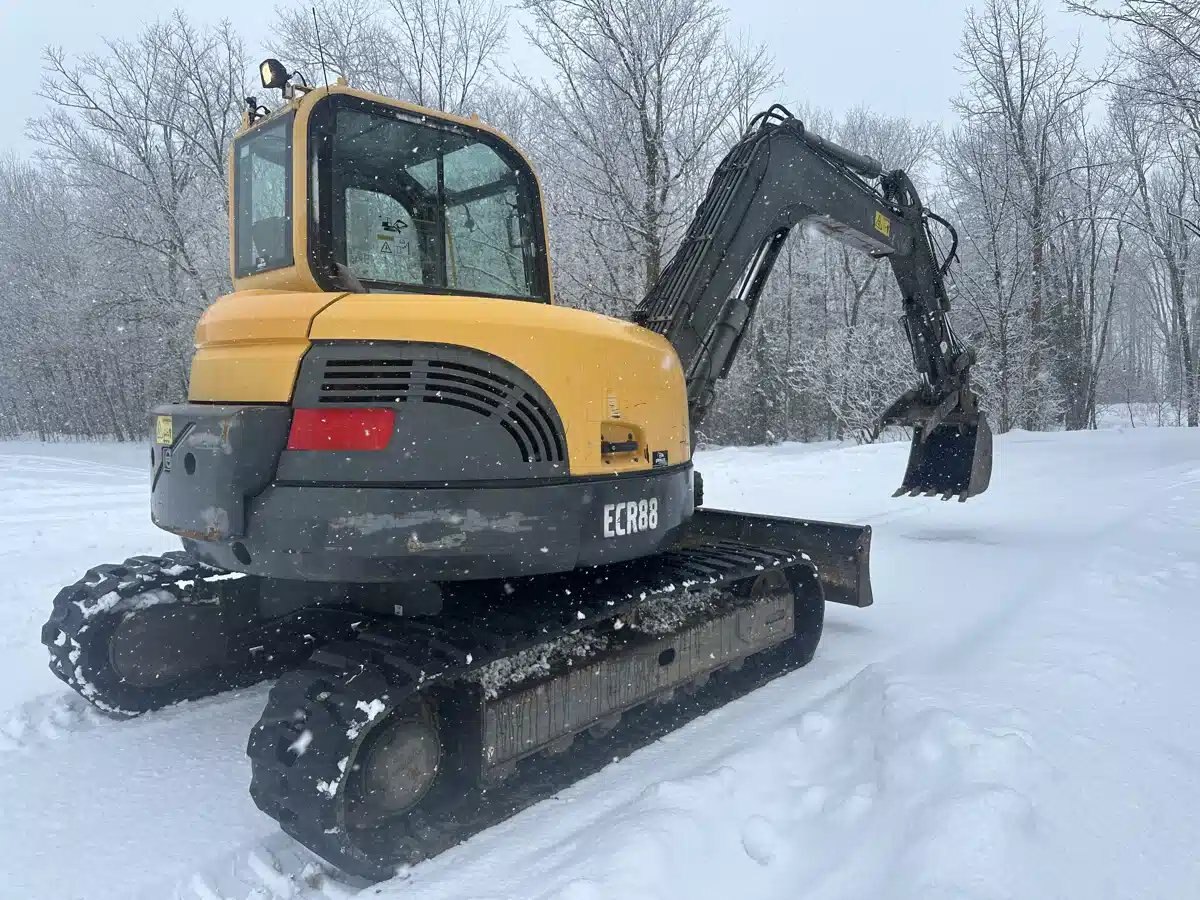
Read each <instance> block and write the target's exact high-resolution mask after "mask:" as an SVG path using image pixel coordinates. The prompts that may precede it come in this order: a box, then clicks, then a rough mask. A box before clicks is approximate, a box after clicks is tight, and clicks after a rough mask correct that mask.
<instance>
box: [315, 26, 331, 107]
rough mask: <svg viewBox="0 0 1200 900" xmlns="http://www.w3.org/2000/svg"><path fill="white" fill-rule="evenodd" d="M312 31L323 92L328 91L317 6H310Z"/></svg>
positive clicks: (327, 74)
mask: <svg viewBox="0 0 1200 900" xmlns="http://www.w3.org/2000/svg"><path fill="white" fill-rule="evenodd" d="M312 14H313V32H314V33H315V34H316V37H317V55H318V56H320V57H321V75H322V77H324V79H325V92H326V93H328V92H329V72H328V71H326V69H325V47H324V46H322V44H321V23H320V22H318V21H317V8H316V7H315V6H314V7H313V8H312Z"/></svg>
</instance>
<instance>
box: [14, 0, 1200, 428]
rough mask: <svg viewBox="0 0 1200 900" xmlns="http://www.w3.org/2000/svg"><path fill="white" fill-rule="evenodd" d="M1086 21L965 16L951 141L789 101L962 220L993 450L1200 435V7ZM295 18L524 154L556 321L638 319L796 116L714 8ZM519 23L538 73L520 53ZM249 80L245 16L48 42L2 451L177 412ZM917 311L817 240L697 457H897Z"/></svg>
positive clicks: (310, 50)
mask: <svg viewBox="0 0 1200 900" xmlns="http://www.w3.org/2000/svg"><path fill="white" fill-rule="evenodd" d="M1068 6H1069V7H1070V8H1071V9H1072V11H1073V12H1074V13H1075V14H1076V15H1078V16H1080V17H1088V16H1090V17H1099V18H1103V19H1107V20H1108V21H1110V22H1112V23H1113V24H1114V26H1115V27H1114V29H1113V33H1114V35H1116V38H1115V40H1116V43H1115V44H1114V46H1113V48H1112V51H1111V53H1110V54H1109V56H1108V59H1107V61H1106V62H1105V64H1104V65H1103V66H1102V67H1101V68H1100V69H1099V70H1096V71H1090V70H1087V69H1085V67H1084V66H1083V65H1082V63H1081V54H1080V50H1079V47H1077V46H1056V45H1055V43H1054V42H1053V41H1052V40H1051V38H1050V35H1049V32H1048V29H1047V26H1046V23H1045V21H1044V18H1043V14H1042V9H1041V7H1040V4H1039V2H1038V0H981V2H978V3H976V4H975V6H974V8H973V9H972V10H971V11H969V12H968V13H966V14H965V17H964V22H963V31H962V41H961V46H960V49H959V57H958V58H959V69H960V71H961V72H962V73H963V74H964V76H965V85H964V88H963V90H962V92H961V94H959V95H958V96H957V97H955V98H954V108H955V110H956V114H957V117H956V121H955V122H954V123H953V124H952V126H950V127H948V128H946V129H942V128H939V127H935V126H933V125H931V124H928V123H920V122H912V121H908V120H905V119H902V118H897V117H894V116H891V115H887V114H885V113H881V112H879V111H873V110H870V109H868V108H865V107H863V108H859V109H855V110H852V111H851V112H850V113H848V114H846V115H844V116H842V117H836V118H835V117H832V116H830V115H829V114H827V113H825V112H823V111H822V110H820V109H819V108H817V107H814V106H809V105H806V104H805V103H804V102H803V101H802V100H801V99H800V98H797V102H794V103H792V104H789V105H791V106H792V108H793V110H794V111H795V112H796V113H797V114H798V115H800V116H801V118H803V119H804V120H805V121H806V123H808V125H809V126H810V127H811V128H813V129H814V130H816V131H818V132H821V133H823V134H826V135H828V136H830V137H833V138H834V139H836V140H839V141H840V142H842V143H844V144H846V145H848V146H851V147H853V148H855V149H857V150H860V151H863V152H867V153H871V154H872V155H875V156H877V157H879V158H881V159H882V160H883V161H884V162H885V164H886V165H888V166H889V167H896V166H899V167H903V168H906V169H908V170H909V171H910V173H912V174H913V177H914V180H915V181H916V182H917V184H918V186H919V187H922V188H923V190H924V193H925V199H926V201H927V203H928V204H929V205H930V206H931V207H932V208H934V209H936V210H938V211H940V212H941V213H942V214H943V215H944V216H945V217H946V218H947V219H949V220H950V221H952V222H953V223H954V224H955V225H956V227H957V228H958V232H959V236H960V239H961V243H960V246H959V257H960V264H959V265H958V266H957V268H956V274H955V279H954V282H953V283H952V285H951V296H952V298H953V299H954V301H955V305H956V309H955V314H954V321H955V326H956V329H957V331H958V333H959V335H960V337H962V338H963V339H964V340H965V341H966V342H968V343H971V344H973V345H974V346H976V347H977V349H978V351H979V357H980V363H979V365H978V366H977V369H976V371H977V372H978V376H977V382H978V387H979V389H980V390H981V392H982V393H983V395H984V398H985V403H986V406H987V408H988V409H989V411H990V412H991V415H992V418H993V423H994V427H996V428H997V430H1000V431H1004V430H1008V429H1011V428H1027V429H1046V428H1058V427H1066V428H1087V427H1091V426H1094V425H1095V423H1096V420H1097V410H1098V408H1100V407H1102V406H1103V405H1105V404H1113V403H1136V404H1139V405H1140V406H1142V407H1148V408H1150V409H1152V410H1156V411H1157V416H1158V419H1159V420H1160V421H1162V422H1163V423H1164V424H1187V425H1192V426H1195V425H1197V424H1198V422H1200V333H1198V327H1197V326H1198V325H1200V321H1198V318H1200V0H1176V2H1173V3H1170V4H1164V3H1158V2H1151V0H1109V2H1104V0H1079V2H1071V3H1068ZM277 13H278V15H277V17H276V23H277V24H276V30H275V32H274V34H273V35H272V36H271V38H270V41H269V44H270V50H271V51H272V53H273V54H274V55H277V56H278V57H279V58H281V59H283V60H285V61H286V62H287V63H288V64H289V65H290V66H291V67H293V68H297V69H299V70H300V71H301V72H303V73H304V75H305V76H306V77H307V78H308V79H309V81H310V82H316V81H319V79H320V77H321V73H322V65H324V67H325V69H326V70H327V72H328V75H329V77H330V78H331V79H332V78H334V77H335V76H338V75H341V76H344V77H346V78H347V79H348V80H349V81H350V82H351V84H354V85H356V86H359V87H362V88H365V89H368V90H373V91H378V92H381V93H384V94H388V95H391V96H396V97H403V98H406V99H411V100H414V101H416V102H418V103H422V104H425V105H428V106H434V107H439V108H443V109H447V110H451V111H454V112H462V113H478V114H479V115H480V116H481V117H482V118H484V119H485V120H487V121H490V122H493V123H495V124H496V125H498V126H499V127H501V128H503V129H504V130H505V131H507V132H508V133H509V134H510V135H511V136H512V137H513V138H514V139H516V140H517V141H518V142H519V143H520V144H521V145H522V146H523V147H524V148H525V149H526V150H527V151H528V152H529V153H530V155H531V156H532V157H533V159H534V161H535V164H536V165H537V166H538V168H539V172H540V174H541V176H542V179H543V181H544V187H545V191H546V199H547V204H548V209H549V218H550V228H551V239H552V251H553V257H554V265H555V283H556V286H557V290H558V294H559V298H560V302H564V303H567V304H570V305H575V306H582V307H586V308H589V309H596V310H600V311H604V312H608V313H611V314H614V315H625V314H627V313H628V311H629V310H630V309H631V308H632V306H633V304H634V303H636V301H637V300H638V299H639V298H640V297H641V296H642V294H643V293H644V291H645V289H646V286H647V285H648V284H649V283H650V282H652V281H653V280H654V279H655V278H656V277H657V275H658V273H659V272H660V270H661V268H662V266H663V265H664V264H665V263H666V261H667V260H668V259H669V258H670V254H671V252H672V250H673V248H674V246H675V243H676V241H677V240H678V239H679V237H680V234H681V232H682V230H683V228H684V227H685V226H686V224H687V221H688V219H689V217H690V215H691V212H692V210H693V209H694V207H695V204H696V203H697V202H698V200H699V198H700V196H701V195H702V193H703V191H704V187H705V184H706V182H707V179H708V175H709V173H710V172H711V170H712V167H713V166H714V165H715V163H716V161H717V160H718V159H719V158H720V156H721V155H723V153H724V151H725V150H726V149H727V148H728V147H729V145H730V143H731V142H732V141H733V140H734V139H735V138H736V136H737V135H738V134H740V132H741V130H742V129H743V128H744V127H745V125H746V123H747V121H748V120H749V118H750V116H751V115H752V114H753V113H754V112H756V111H757V110H758V109H759V108H760V107H762V106H764V105H765V104H766V103H767V102H769V101H770V100H774V99H778V98H780V97H784V98H787V96H788V89H787V86H786V85H785V84H783V83H782V81H781V77H780V74H779V71H778V68H777V67H776V65H775V62H774V61H773V60H772V59H771V57H770V56H769V54H768V53H767V52H766V51H765V50H764V49H763V48H762V47H761V46H755V45H753V44H748V43H746V42H744V41H739V40H735V39H734V38H733V37H732V36H731V34H730V31H729V28H728V21H727V15H726V12H725V10H724V9H723V8H722V7H721V6H720V5H718V4H717V3H716V2H715V0H522V2H520V3H519V4H518V8H517V10H516V11H512V10H509V9H507V8H506V7H504V6H502V5H500V4H499V3H497V2H494V0H388V2H383V0H324V2H322V3H319V4H318V7H317V18H318V20H319V22H320V30H321V38H322V43H323V50H324V53H323V54H321V53H319V52H318V47H317V41H316V35H315V31H314V27H313V18H312V13H311V11H310V10H309V9H308V8H307V7H304V8H291V7H289V8H284V7H280V8H279V9H278V10H277ZM1081 20H1082V19H1081ZM518 27H519V28H522V29H523V30H524V33H525V37H526V43H527V44H529V45H530V46H531V47H532V48H533V51H534V52H536V53H538V54H540V55H541V57H542V60H541V64H540V65H538V66H537V67H536V70H537V71H539V72H544V73H546V74H545V77H542V78H534V77H530V76H528V75H523V74H521V73H519V72H514V71H511V66H509V65H508V64H507V63H506V55H505V54H506V45H507V42H508V40H509V36H510V32H511V31H512V30H513V29H515V28H518ZM322 55H323V57H324V59H323V61H322V58H321V57H322ZM256 62H257V60H255V59H253V58H252V57H251V55H250V53H249V50H248V48H247V46H246V44H245V43H244V42H243V40H242V39H241V37H240V36H239V35H238V34H237V33H236V31H235V30H234V29H233V28H232V27H231V26H230V25H229V24H227V23H220V24H208V23H199V22H195V21H191V20H189V19H188V18H187V17H186V16H184V15H183V14H182V13H176V14H174V15H173V16H171V17H169V18H167V19H165V20H163V21H161V22H158V23H156V24H153V25H150V26H147V27H146V28H145V29H144V30H142V31H141V32H140V33H138V34H135V35H130V36H126V37H120V38H113V39H111V40H109V41H108V42H107V43H106V44H105V45H104V49H103V50H102V51H101V52H99V53H96V54H91V55H75V54H71V53H69V52H67V51H64V50H61V49H57V48H51V49H48V50H47V52H46V55H45V77H44V82H43V89H42V93H43V95H44V97H45V98H46V101H47V110H48V111H47V112H46V114H45V115H44V116H42V117H40V118H37V119H35V120H32V121H31V122H29V123H28V134H29V136H30V137H31V138H32V139H33V141H35V142H36V146H37V152H36V154H35V155H34V156H33V157H32V158H31V159H22V158H18V157H16V156H8V157H0V282H2V283H3V284H4V286H5V290H4V292H3V294H2V295H0V304H3V309H2V314H3V321H4V323H5V328H4V335H5V339H4V340H3V341H2V342H0V436H16V435H35V436H38V437H42V438H53V437H57V436H63V435H67V436H86V437H101V436H103V437H117V438H121V439H138V438H140V437H141V436H142V435H143V434H144V433H145V428H146V424H145V423H146V416H145V412H146V410H147V409H148V408H149V407H150V406H151V405H152V404H153V403H155V402H157V401H159V400H163V399H171V398H177V397H180V396H182V395H183V394H184V393H185V391H186V381H187V367H188V361H189V356H190V351H191V338H192V328H193V326H194V323H195V320H196V318H197V317H198V316H199V314H200V313H201V312H202V311H203V309H204V308H205V307H206V306H207V305H208V304H209V303H211V302H212V301H213V300H214V299H215V298H216V297H217V296H219V295H220V294H221V293H223V292H224V291H227V290H228V289H229V276H228V265H227V235H226V215H227V203H228V200H227V190H226V188H227V185H226V173H225V158H226V153H227V150H228V147H229V143H230V141H231V139H232V137H233V136H234V134H235V132H236V130H237V128H238V124H239V119H240V114H241V109H242V106H243V100H242V98H243V97H244V96H246V95H247V94H253V93H260V94H261V90H258V89H257V86H255V85H252V84H251V83H250V81H249V79H250V78H251V77H252V76H253V75H254V72H255V68H254V66H255V63H256ZM803 99H812V100H816V101H819V99H820V98H819V97H813V98H803ZM943 249H945V248H943ZM898 315H899V299H898V297H897V296H896V290H895V287H894V285H893V284H892V279H891V275H890V273H889V271H888V267H887V264H886V263H879V262H874V261H872V260H870V259H867V258H864V257H862V256H860V255H858V254H857V253H856V252H854V251H849V250H847V249H845V248H844V247H842V246H841V245H838V244H835V243H831V242H830V241H828V240H826V239H825V238H822V237H820V236H818V235H812V234H799V233H796V234H794V235H793V237H792V238H791V239H789V241H788V243H787V245H786V246H785V248H784V251H783V253H782V254H781V256H780V258H779V261H778V263H777V265H776V269H775V276H774V278H773V279H772V282H771V283H770V285H769V287H768V291H767V294H766V296H765V297H764V300H763V303H762V305H761V307H760V310H759V313H758V315H757V317H756V321H755V323H754V326H753V330H752V333H751V335H750V336H749V338H748V342H747V346H746V348H745V350H744V351H743V354H742V358H741V359H740V360H739V363H738V365H737V366H736V368H735V370H734V372H733V373H732V374H731V377H730V383H729V384H728V385H727V386H726V389H725V390H724V392H723V395H722V397H723V399H722V400H721V403H720V405H719V407H718V409H717V410H716V412H715V413H714V414H713V415H712V416H711V418H710V420H709V422H708V423H706V429H707V433H706V434H705V435H704V437H705V438H707V439H709V440H713V441H718V442H731V443H761V442H770V441H777V440H785V439H803V440H809V439H825V438H854V439H859V440H874V439H875V438H876V437H877V436H878V432H877V426H876V423H875V416H876V415H877V414H878V413H879V411H880V410H881V409H882V408H883V407H884V406H886V405H887V403H888V402H889V401H890V400H892V399H893V398H894V397H895V396H897V395H898V394H899V393H901V392H902V391H903V390H904V389H905V388H907V387H908V386H910V384H911V383H912V379H913V371H912V363H911V360H910V358H909V353H908V347H907V344H906V343H905V341H904V338H903V335H902V333H901V331H900V329H899V326H898ZM1143 415H1144V413H1143Z"/></svg>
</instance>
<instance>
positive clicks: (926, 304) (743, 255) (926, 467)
mask: <svg viewBox="0 0 1200 900" xmlns="http://www.w3.org/2000/svg"><path fill="white" fill-rule="evenodd" d="M876 180H877V182H878V184H877V185H876V184H875V182H876ZM930 219H934V220H936V221H938V222H941V223H942V224H946V223H945V222H944V220H942V219H940V218H938V217H937V216H934V215H933V214H932V213H930V212H929V211H928V210H926V209H925V208H924V207H923V206H922V204H921V201H920V198H919V197H918V195H917V191H916V189H915V188H914V187H913V185H912V182H911V181H910V180H909V178H908V176H907V175H906V174H905V173H904V172H903V171H901V170H895V171H891V172H885V171H884V169H883V166H882V165H881V164H880V163H879V162H878V161H877V160H875V159H872V158H871V157H868V156H863V155H861V154H858V153H855V152H854V151H852V150H847V149H846V148H844V147H840V146H838V145H837V144H835V143H833V142H832V141H828V140H826V139H825V138H822V137H820V136H818V135H816V134H813V133H812V132H809V131H807V130H806V129H805V127H804V124H803V123H802V122H801V121H800V120H799V119H797V118H795V117H794V116H792V115H791V114H790V113H788V112H787V111H786V110H785V109H783V108H782V107H772V108H771V110H768V111H767V112H766V113H763V114H761V115H760V116H757V117H756V118H755V120H754V121H753V122H752V123H751V127H750V128H749V129H748V130H747V132H746V134H745V136H744V137H743V138H742V139H741V140H740V141H739V142H738V143H737V145H735V146H734V148H733V149H732V150H731V151H730V152H729V154H728V155H727V156H726V157H725V159H724V160H723V161H722V162H721V164H720V165H719V166H718V167H717V170H716V173H715V174H714V175H713V178H712V181H711V183H710V185H709V188H708V193H707V196H706V197H705V198H704V201H703V202H702V203H701V204H700V206H699V208H698V209H697V211H696V215H695V217H694V218H693V220H692V223H691V225H690V226H689V228H688V230H687V233H686V235H685V237H684V239H683V242H682V243H681V245H680V247H679V250H678V251H677V252H676V254H675V257H674V258H673V259H672V260H671V262H670V263H669V264H668V265H667V267H666V268H665V269H664V271H663V274H662V276H661V277H660V278H659V280H658V281H657V282H656V283H655V284H654V285H653V286H652V287H651V289H650V291H649V293H648V294H647V295H646V297H645V299H643V300H642V302H641V303H640V304H639V305H638V307H637V309H636V310H635V312H634V315H633V319H634V321H635V322H637V323H638V324H639V325H642V326H643V327H645V328H649V329H651V330H652V331H655V332H657V333H659V334H661V335H663V336H664V337H666V338H667V339H668V340H669V341H670V342H671V343H672V344H673V345H674V347H675V349H676V351H677V352H678V354H679V358H680V362H681V363H682V365H683V368H684V372H685V374H686V377H687V386H688V408H689V413H690V417H691V427H692V428H693V429H695V428H696V427H697V426H699V425H700V423H701V422H703V421H704V418H705V416H706V415H707V413H708V411H709V409H710V408H711V406H712V403H713V400H714V397H715V392H716V385H717V382H718V381H719V380H721V379H723V378H724V377H726V375H728V374H729V370H730V367H731V366H732V365H733V361H734V359H735V358H736V356H737V352H738V349H739V347H740V346H741V342H742V340H743V338H744V337H745V335H746V332H747V330H748V329H749V325H750V321H751V319H752V317H753V315H754V310H755V308H756V307H757V305H758V301H759V298H760V296H761V293H762V289H763V286H764V285H765V283H766V280H767V277H768V276H769V275H770V273H771V269H772V267H773V265H774V263H775V259H776V257H777V256H778V254H779V251H780V249H781V248H782V246H783V242H784V240H785V239H786V238H787V236H788V234H789V233H790V232H791V230H792V229H793V228H795V227H796V226H797V225H809V226H811V227H815V228H817V229H819V230H821V231H823V232H825V233H826V234H828V235H830V236H831V237H833V238H835V239H837V240H839V241H841V242H843V243H845V244H848V245H849V246H852V247H855V248H857V249H859V250H862V251H864V252H866V253H868V254H870V255H871V256H874V257H885V258H887V260H888V262H889V263H890V264H891V267H892V272H893V274H894V275H895V277H896V281H897V283H898V285H899V287H900V292H901V296H902V297H903V307H904V318H903V324H904V329H905V332H906V334H907V336H908V340H909V343H910V345H911V347H912V354H913V363H914V365H915V367H916V369H917V372H918V375H919V379H920V380H919V383H918V385H917V386H916V387H914V388H913V389H912V390H910V391H908V392H907V393H905V394H904V395H903V396H902V397H900V398H899V399H898V400H897V401H896V402H895V403H893V404H892V405H891V406H890V407H889V408H888V409H887V410H886V411H884V412H883V414H882V416H881V420H882V422H883V423H884V424H900V425H909V426H912V427H913V430H914V435H913V443H912V451H911V454H910V457H909V464H908V469H907V472H906V475H905V480H904V483H903V485H902V487H901V488H900V490H899V491H898V492H897V493H911V494H930V495H937V494H940V495H942V496H944V497H946V498H947V499H948V498H949V497H950V496H954V495H958V496H959V498H960V499H962V500H965V499H967V498H968V497H970V496H973V495H975V494H979V493H982V492H983V491H984V490H986V489H987V486H988V481H989V479H990V475H991V432H990V430H989V429H988V425H987V420H986V418H985V417H984V415H983V413H981V412H980V411H979V409H978V405H977V398H976V396H975V394H974V393H973V392H972V391H971V388H970V369H971V366H972V364H973V363H974V361H975V356H974V352H973V351H972V350H971V349H969V348H965V347H963V346H962V345H961V344H960V343H959V341H958V339H957V338H956V337H955V335H954V332H953V330H952V329H951V327H950V321H949V318H948V315H947V314H948V311H949V309H950V300H949V297H948V296H947V293H946V287H945V274H946V269H947V268H948V266H949V264H950V262H951V261H952V259H953V250H951V253H950V254H949V255H948V257H947V260H946V262H945V263H939V262H938V260H937V258H936V257H935V256H934V252H933V243H932V240H931V238H930V234H929V220H930ZM951 231H953V230H952V229H951Z"/></svg>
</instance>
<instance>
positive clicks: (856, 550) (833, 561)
mask: <svg viewBox="0 0 1200 900" xmlns="http://www.w3.org/2000/svg"><path fill="white" fill-rule="evenodd" d="M712 541H732V542H735V543H738V544H753V545H757V546H760V547H775V548H779V549H783V550H791V551H795V552H798V553H802V554H803V555H804V557H805V558H807V559H808V561H809V562H811V563H812V564H813V565H814V566H815V567H816V570H817V578H818V580H819V581H820V582H821V588H822V590H823V592H824V594H825V599H826V600H827V601H829V602H830V603H845V604H847V605H849V606H858V607H863V606H870V605H871V604H872V603H873V602H874V597H873V596H872V594H871V570H870V557H871V526H870V525H843V524H841V523H838V522H816V521H813V520H810V519H787V518H781V517H778V516H762V515H756V514H753V513H742V512H728V511H726V510H721V509H709V508H707V507H705V508H702V509H698V510H696V514H695V516H693V517H692V519H691V520H690V521H689V522H688V524H687V525H686V526H684V533H683V534H682V535H681V536H680V539H679V542H680V544H681V545H683V546H689V545H692V544H699V543H703V542H712Z"/></svg>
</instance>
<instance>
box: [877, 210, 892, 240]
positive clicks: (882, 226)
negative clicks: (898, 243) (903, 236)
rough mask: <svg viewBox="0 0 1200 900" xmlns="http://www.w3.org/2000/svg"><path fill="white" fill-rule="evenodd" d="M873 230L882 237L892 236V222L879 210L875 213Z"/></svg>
mask: <svg viewBox="0 0 1200 900" xmlns="http://www.w3.org/2000/svg"><path fill="white" fill-rule="evenodd" d="M875 230H876V231H878V232H879V233H880V234H882V235H883V236H884V237H891V236H892V223H891V221H890V220H889V219H888V217H887V216H885V215H884V214H883V213H881V212H877V213H875Z"/></svg>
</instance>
